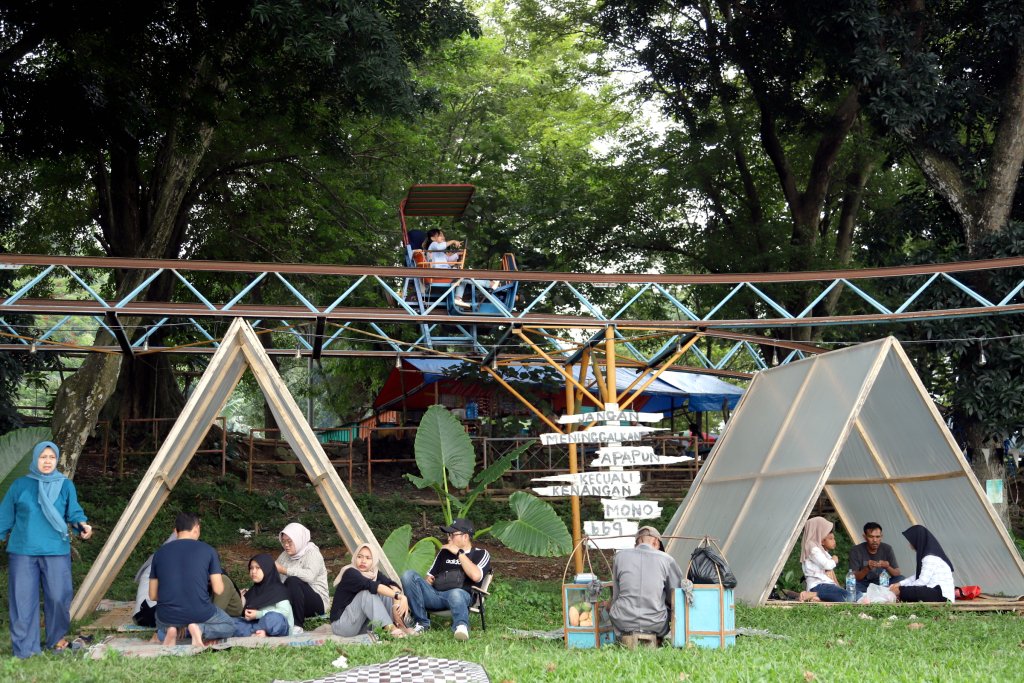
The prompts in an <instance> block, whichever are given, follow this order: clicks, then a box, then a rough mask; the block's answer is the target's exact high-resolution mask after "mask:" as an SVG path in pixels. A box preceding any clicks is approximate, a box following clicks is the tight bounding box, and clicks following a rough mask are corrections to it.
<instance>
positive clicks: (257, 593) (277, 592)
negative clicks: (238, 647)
mask: <svg viewBox="0 0 1024 683" xmlns="http://www.w3.org/2000/svg"><path fill="white" fill-rule="evenodd" d="M249 576H250V577H252V582H253V583H252V586H251V587H250V588H248V589H246V590H243V591H242V600H244V601H245V612H244V613H243V616H241V617H235V637H236V638H241V637H245V636H256V637H259V638H263V637H266V636H289V635H291V634H292V629H293V628H294V626H295V622H294V618H293V616H292V606H291V603H290V602H289V601H288V588H287V587H286V586H285V585H284V584H283V583H281V575H280V574H278V572H277V565H276V564H274V558H272V557H271V556H270V555H269V554H268V553H260V554H259V555H256V556H255V557H253V558H252V559H251V560H249Z"/></svg>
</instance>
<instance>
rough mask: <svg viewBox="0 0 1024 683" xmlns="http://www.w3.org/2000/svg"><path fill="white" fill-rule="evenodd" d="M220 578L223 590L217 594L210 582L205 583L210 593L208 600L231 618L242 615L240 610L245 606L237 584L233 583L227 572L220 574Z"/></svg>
mask: <svg viewBox="0 0 1024 683" xmlns="http://www.w3.org/2000/svg"><path fill="white" fill-rule="evenodd" d="M220 578H221V580H222V581H223V582H224V590H223V591H221V592H220V593H219V594H218V593H214V592H213V585H212V584H206V589H207V591H209V593H210V602H212V603H213V604H214V605H215V606H216V607H219V608H221V609H222V610H224V613H225V614H227V615H228V616H229V617H231V618H232V619H234V618H235V617H240V616H242V611H243V610H244V609H245V608H244V607H243V602H242V594H241V593H240V592H239V590H238V586H236V585H235V582H234V581H233V580H232V579H231V577H230V576H228V575H227V574H221V575H220Z"/></svg>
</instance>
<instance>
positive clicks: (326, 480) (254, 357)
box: [71, 318, 400, 619]
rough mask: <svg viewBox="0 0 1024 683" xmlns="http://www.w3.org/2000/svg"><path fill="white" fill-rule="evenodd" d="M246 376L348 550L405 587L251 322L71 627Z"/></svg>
mask: <svg viewBox="0 0 1024 683" xmlns="http://www.w3.org/2000/svg"><path fill="white" fill-rule="evenodd" d="M246 368H250V369H251V370H252V372H253V375H254V376H255V377H256V382H257V384H259V387H260V389H262V390H263V393H264V395H265V396H266V398H267V405H269V406H270V410H271V412H272V413H273V415H274V419H275V420H277V424H278V426H279V427H280V428H281V436H282V438H284V439H285V440H286V441H287V442H288V444H289V445H290V446H291V447H292V450H293V451H294V452H295V454H296V455H297V456H298V459H299V460H300V461H301V462H302V466H303V468H304V469H305V471H306V474H307V475H309V478H310V480H311V481H312V483H313V487H314V488H315V489H316V491H317V493H318V494H319V495H320V499H321V500H322V501H323V503H324V508H325V509H326V510H327V513H328V514H329V515H330V516H331V520H332V521H333V522H334V526H335V528H336V529H337V530H338V534H339V535H340V536H341V539H342V540H343V541H344V542H345V545H346V546H348V548H349V550H350V551H352V550H353V549H355V548H356V547H358V546H359V545H361V544H363V543H368V544H370V545H371V546H372V547H373V548H374V549H375V550H376V551H377V553H378V555H377V556H378V557H379V558H380V567H381V569H382V570H383V571H384V572H385V573H386V574H388V575H389V576H391V577H392V578H393V579H395V580H399V578H400V577H398V576H397V575H396V573H395V570H394V568H393V567H392V566H391V563H390V562H389V561H388V558H387V556H385V555H384V553H383V552H381V548H380V546H379V544H378V543H377V540H376V539H375V538H374V536H373V532H372V531H371V530H370V527H369V526H368V525H367V524H366V521H365V520H364V519H363V516H362V514H361V513H360V512H359V508H358V507H357V506H356V504H355V501H354V500H352V496H351V495H349V492H348V490H347V489H346V488H345V485H344V484H343V483H342V481H341V478H340V477H339V476H338V473H337V471H336V470H335V469H334V466H333V465H331V463H330V460H329V459H328V457H327V455H326V454H325V453H324V450H323V447H322V446H321V445H320V442H319V441H317V439H316V435H315V434H314V433H313V430H312V429H311V428H310V426H309V425H308V424H307V423H306V420H305V418H304V417H303V415H302V411H301V410H300V409H299V407H298V405H297V404H296V403H295V400H294V399H293V398H292V396H291V394H290V393H289V392H288V388H287V387H286V386H285V384H284V382H283V381H282V380H281V376H280V375H279V374H278V372H277V369H276V368H275V367H274V364H273V363H272V362H271V361H270V357H269V356H268V355H267V353H266V351H265V350H264V349H263V346H262V344H260V342H259V339H257V337H256V333H255V332H254V331H253V329H252V327H251V326H250V325H249V323H247V322H246V321H245V320H243V319H242V318H235V320H234V322H232V323H231V326H230V327H229V328H228V331H227V334H226V335H224V339H223V341H221V343H220V346H219V347H218V349H217V351H216V353H214V354H213V358H212V359H211V360H210V364H209V366H208V367H207V369H206V371H205V372H204V373H203V376H202V377H201V378H200V380H199V384H198V385H197V386H196V388H195V391H193V392H192V396H191V397H190V398H189V400H188V402H187V403H186V404H185V408H184V409H183V410H182V412H181V415H180V416H179V417H178V419H177V421H176V422H175V423H174V426H173V427H172V428H171V432H170V434H169V435H168V437H167V439H166V440H165V441H164V443H163V445H162V446H161V447H160V450H159V452H158V453H157V454H156V457H155V458H154V459H153V463H152V464H151V465H150V466H149V470H148V471H147V472H146V474H145V476H143V478H142V481H141V482H139V486H138V488H137V489H136V490H135V494H134V495H133V496H132V499H131V501H129V503H128V507H127V508H125V511H124V513H122V515H121V518H120V519H119V520H118V522H117V525H116V526H115V527H114V530H113V531H112V532H111V534H110V537H109V538H108V539H107V542H106V543H105V544H104V545H103V549H102V550H101V551H100V554H99V555H98V556H97V558H96V561H95V562H93V565H92V568H91V569H90V570H89V574H88V575H87V576H86V577H85V581H83V582H82V585H81V587H80V588H79V589H78V592H77V593H75V598H74V601H73V602H72V604H71V618H72V619H83V618H85V617H87V616H88V615H89V614H91V613H92V611H93V610H94V609H95V608H96V605H98V604H99V602H100V600H101V599H102V598H103V596H104V594H105V593H106V591H107V589H108V588H109V587H110V584H111V583H112V582H113V580H114V577H115V576H117V573H118V572H119V571H121V568H122V567H123V566H124V563H125V561H126V560H127V559H128V556H129V555H130V554H131V552H132V551H133V550H134V549H135V546H136V545H137V544H138V542H139V539H140V538H142V534H143V533H145V531H146V529H147V528H148V527H149V524H150V523H151V522H152V521H153V517H154V516H155V515H156V513H157V511H158V510H159V509H160V507H161V506H162V505H163V504H164V502H165V501H166V500H167V496H168V495H169V493H170V491H171V489H172V488H174V485H175V484H176V483H177V481H178V478H179V477H181V475H182V473H183V472H184V471H185V468H186V467H187V466H188V464H189V462H190V461H191V460H192V456H193V454H194V453H195V451H196V449H197V448H199V445H200V443H201V442H202V440H203V438H204V437H205V436H206V433H207V431H208V430H209V428H210V426H211V425H212V424H213V421H214V419H215V418H216V417H217V415H218V414H219V413H220V411H221V409H222V408H223V407H224V404H225V403H226V402H227V400H228V397H230V396H231V392H232V391H234V388H235V385H236V384H237V383H238V380H239V379H241V377H242V375H243V374H244V373H245V370H246Z"/></svg>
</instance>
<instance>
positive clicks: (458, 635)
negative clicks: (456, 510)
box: [402, 517, 491, 640]
mask: <svg viewBox="0 0 1024 683" xmlns="http://www.w3.org/2000/svg"><path fill="white" fill-rule="evenodd" d="M441 531H443V532H445V533H446V534H448V542H447V543H445V544H444V546H443V547H442V548H441V552H439V553H438V554H437V557H435V558H434V564H433V565H431V567H430V571H429V572H427V578H425V579H424V578H423V577H422V576H420V575H419V574H417V573H416V571H415V570H412V569H410V570H408V571H406V572H405V573H404V574H402V587H403V588H404V589H405V594H406V595H407V596H408V598H409V611H410V612H412V616H413V618H414V619H415V620H416V626H415V628H414V629H413V633H423V632H424V631H426V630H427V629H428V628H430V615H429V614H428V613H427V610H428V609H430V610H445V609H447V610H451V612H452V631H453V632H454V634H455V640H469V605H470V603H471V602H472V601H473V596H472V587H473V586H479V585H480V583H481V582H482V581H483V580H484V576H485V575H486V574H487V572H489V571H490V568H491V555H490V553H488V552H487V551H486V550H484V549H483V548H474V547H473V532H474V529H473V525H472V524H471V523H470V521H469V520H468V519H465V518H463V517H457V518H456V519H455V520H454V521H453V522H452V525H451V526H443V527H441Z"/></svg>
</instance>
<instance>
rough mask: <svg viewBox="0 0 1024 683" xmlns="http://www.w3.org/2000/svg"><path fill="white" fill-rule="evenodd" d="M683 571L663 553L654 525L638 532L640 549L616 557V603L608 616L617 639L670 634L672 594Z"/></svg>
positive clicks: (613, 579) (613, 574)
mask: <svg viewBox="0 0 1024 683" xmlns="http://www.w3.org/2000/svg"><path fill="white" fill-rule="evenodd" d="M682 580H683V572H682V570H681V569H680V568H679V564H678V563H676V561H675V559H673V558H672V556H671V555H669V554H668V553H665V552H662V544H661V533H659V532H658V530H657V529H655V528H654V527H652V526H645V527H642V528H641V529H640V530H639V531H637V533H636V546H635V547H634V548H633V549H632V550H623V551H621V552H619V553H617V554H616V555H615V562H614V564H613V566H612V604H611V609H609V610H608V615H609V616H610V617H611V619H612V626H613V627H614V629H615V634H616V636H619V637H621V636H623V635H631V634H633V633H635V632H637V633H653V634H656V635H657V636H658V637H659V638H664V637H665V636H667V635H668V632H669V628H670V626H671V618H672V609H671V606H672V591H673V590H674V589H676V588H679V585H680V582H682Z"/></svg>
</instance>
